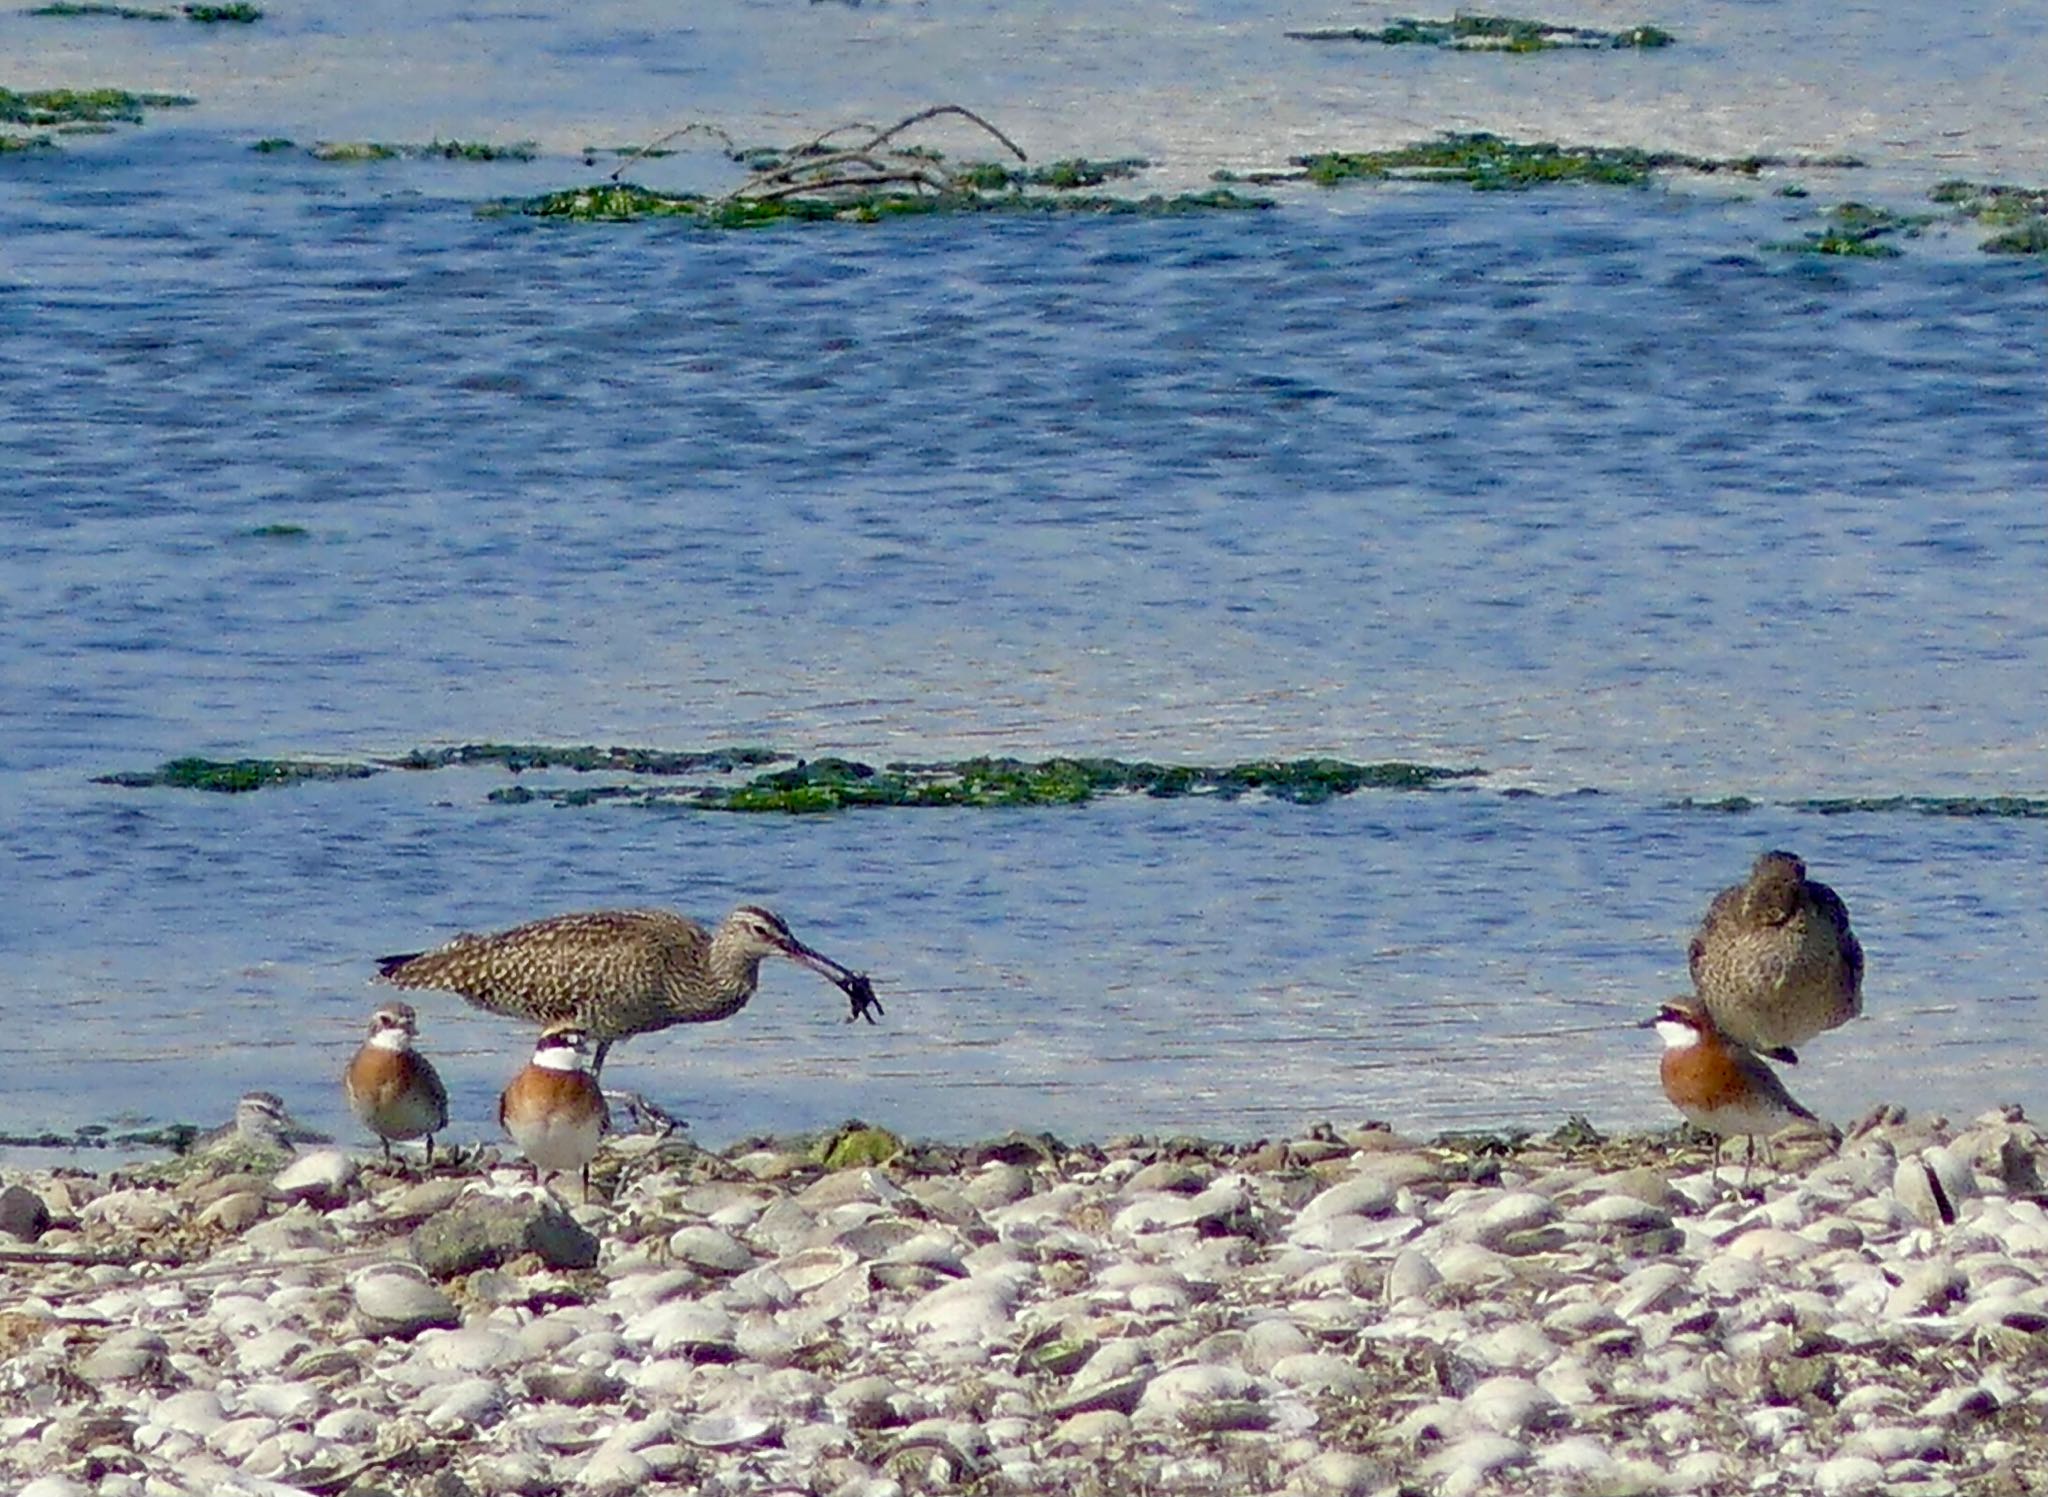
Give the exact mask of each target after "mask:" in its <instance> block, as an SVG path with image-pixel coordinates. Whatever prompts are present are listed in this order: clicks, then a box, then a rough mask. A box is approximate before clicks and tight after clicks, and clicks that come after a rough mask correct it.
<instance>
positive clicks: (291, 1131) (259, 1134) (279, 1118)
mask: <svg viewBox="0 0 2048 1497" xmlns="http://www.w3.org/2000/svg"><path fill="white" fill-rule="evenodd" d="M333 1141H334V1140H332V1139H331V1138H329V1137H328V1136H327V1135H326V1134H324V1133H321V1132H318V1131H316V1130H315V1129H312V1128H308V1127H307V1126H306V1125H305V1124H304V1123H302V1122H300V1121H299V1120H298V1119H297V1118H295V1117H293V1116H292V1115H291V1113H289V1112H288V1111H286V1110H285V1105H284V1098H282V1097H280V1096H279V1095H278V1094H277V1093H276V1092H244V1093H243V1094H242V1097H241V1100H240V1101H238V1102H236V1103H235V1115H234V1117H233V1118H231V1119H230V1120H229V1121H227V1122H225V1123H223V1124H221V1126H220V1127H218V1128H209V1129H207V1130H206V1131H205V1132H204V1133H200V1134H197V1135H195V1136H194V1137H193V1139H192V1141H191V1143H189V1144H187V1145H186V1146H185V1150H184V1152H186V1153H187V1154H204V1153H213V1152H219V1151H221V1150H226V1149H248V1150H253V1151H256V1152H259V1153H271V1154H291V1153H293V1152H294V1151H295V1150H296V1149H297V1148H298V1146H299V1145H300V1144H325V1143H332V1142H333Z"/></svg>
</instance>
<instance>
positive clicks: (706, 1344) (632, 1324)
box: [622, 1300, 734, 1361]
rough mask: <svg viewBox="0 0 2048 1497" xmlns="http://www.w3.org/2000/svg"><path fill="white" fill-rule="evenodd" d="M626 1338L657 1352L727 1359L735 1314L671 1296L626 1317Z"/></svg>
mask: <svg viewBox="0 0 2048 1497" xmlns="http://www.w3.org/2000/svg"><path fill="white" fill-rule="evenodd" d="M622 1334H623V1335H624V1336H625V1338H626V1339H627V1341H629V1342H633V1343H637V1344H644V1345H646V1346H648V1347H650V1348H652V1350H653V1351H654V1353H655V1355H656V1356H670V1355H678V1354H679V1355H682V1356H687V1357H690V1358H693V1359H695V1360H698V1361H706V1360H720V1361H723V1360H727V1359H729V1358H730V1357H731V1355H732V1353H733V1349H734V1346H733V1322H732V1317H731V1316H730V1315H728V1314H727V1313H726V1312H725V1311H723V1310H721V1309H719V1308H718V1307H717V1306H715V1305H708V1304H704V1303H702V1302H700V1301H696V1300H671V1301H670V1302H668V1303H667V1304H662V1305H656V1306H655V1307H654V1308H653V1309H652V1310H649V1311H647V1312H645V1313H643V1314H640V1315H636V1316H634V1317H633V1318H632V1319H631V1320H629V1321H627V1322H626V1324H625V1326H624V1328H623V1331H622Z"/></svg>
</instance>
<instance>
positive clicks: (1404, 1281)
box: [1383, 1248, 1444, 1305]
mask: <svg viewBox="0 0 2048 1497" xmlns="http://www.w3.org/2000/svg"><path fill="white" fill-rule="evenodd" d="M1443 1281H1444V1276H1443V1275H1442V1274H1440V1273H1438V1272H1437V1270H1436V1266H1435V1265H1434V1264H1432V1263H1431V1262H1430V1261H1429V1259H1428V1258H1426V1257H1424V1256H1423V1255H1422V1254H1421V1253H1419V1252H1417V1251H1416V1250H1415V1249H1414V1248H1404V1249H1402V1250H1401V1251H1400V1252H1399V1253H1397V1254H1395V1256H1394V1261H1393V1263H1391V1264H1390V1265H1389V1266H1388V1268H1387V1278H1386V1283H1385V1285H1384V1286H1383V1288H1384V1291H1385V1295H1386V1301H1387V1303H1388V1304H1390V1305H1395V1304H1399V1303H1400V1302H1401V1301H1403V1300H1411V1299H1421V1298H1423V1297H1425V1296H1426V1295H1428V1293H1429V1292H1430V1291H1431V1290H1432V1289H1434V1288H1436V1286H1437V1285H1439V1284H1441V1283H1442V1282H1443Z"/></svg>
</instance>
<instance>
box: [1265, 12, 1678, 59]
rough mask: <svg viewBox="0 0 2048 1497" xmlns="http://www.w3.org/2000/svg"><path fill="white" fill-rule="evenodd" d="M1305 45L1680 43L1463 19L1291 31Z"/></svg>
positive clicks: (1506, 48)
mask: <svg viewBox="0 0 2048 1497" xmlns="http://www.w3.org/2000/svg"><path fill="white" fill-rule="evenodd" d="M1287 35H1288V36H1289V37H1290V38H1292V39H1293V40H1295V41H1303V42H1376V43H1379V44H1380V45H1382V46H1388V47H1402V46H1424V47H1445V48H1449V49H1451V50H1453V51H1460V52H1508V53H1530V52H1556V51H1560V50H1564V49H1568V48H1581V49H1594V50H1599V49H1620V48H1639V49H1648V48H1653V47H1668V46H1670V45H1671V44H1672V43H1673V42H1675V41H1676V40H1677V38H1676V37H1674V36H1673V35H1672V34H1671V33H1670V32H1668V31H1665V30H1662V29H1660V28H1658V27H1656V26H1630V27H1627V28H1625V29H1623V30H1621V31H1600V30H1596V29H1595V28H1593V27H1590V26H1561V25H1554V24H1552V23H1550V22H1548V21H1530V20H1524V19H1523V18H1521V17H1519V16H1489V15H1466V14H1460V15H1456V16H1453V17H1451V18H1450V19H1449V20H1447V21H1426V20H1418V19H1415V18H1413V17H1409V16H1403V17H1401V18H1399V19H1397V20H1395V21H1394V22H1393V23H1392V24H1391V25H1388V26H1383V27H1381V28H1379V29H1378V30H1373V29H1370V28H1367V27H1359V26H1331V27H1320V28H1316V29H1313V30H1307V31H1290V32H1288V33H1287Z"/></svg>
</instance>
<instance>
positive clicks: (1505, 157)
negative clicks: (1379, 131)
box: [1247, 130, 1863, 190]
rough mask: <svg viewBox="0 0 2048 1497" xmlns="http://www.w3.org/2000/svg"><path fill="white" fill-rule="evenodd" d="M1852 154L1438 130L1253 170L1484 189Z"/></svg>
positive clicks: (1787, 163) (1823, 161)
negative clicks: (1702, 152) (1732, 150)
mask: <svg viewBox="0 0 2048 1497" xmlns="http://www.w3.org/2000/svg"><path fill="white" fill-rule="evenodd" d="M1862 164H1863V163H1862V162H1860V161H1858V160H1857V159H1856V158H1855V157H1853V156H1692V155H1687V154H1685V153H1684V152H1680V151H1645V150H1640V149H1638V148H1636V147H1634V146H1579V145H1574V146H1567V145H1559V144H1557V143H1556V142H1555V141H1519V140H1509V139H1507V138H1506V137H1504V136H1500V135H1493V134H1490V133H1488V132H1486V131H1483V130H1481V131H1473V132H1470V133H1467V134H1449V135H1440V136H1438V137H1436V138H1435V139H1434V140H1424V141H1416V142H1414V143H1412V144H1409V145H1405V146H1396V147H1394V148H1393V149H1391V150H1385V151H1320V152H1314V153H1311V154H1309V155H1306V156H1296V157H1294V158H1293V165H1294V167H1295V168H1296V170H1294V171H1291V172H1284V173H1283V172H1261V173H1255V174H1253V175H1252V176H1251V177H1249V178H1248V179H1247V180H1250V181H1253V182H1278V181H1308V182H1313V183H1315V184H1316V185H1317V186H1319V187H1335V186H1337V185H1339V184H1340V183H1345V182H1387V181H1396V182H1456V183H1463V184H1465V185H1467V186H1470V187H1476V188H1480V189H1482V190H1499V189H1515V188H1527V187H1542V186H1548V185H1552V184H1556V183H1580V182H1582V183H1590V184H1593V185H1595V186H1604V187H1640V186H1642V185H1644V184H1645V183H1647V182H1649V181H1650V179H1651V178H1652V177H1653V176H1655V175H1656V174H1657V173H1659V172H1695V173H1700V174H1703V175H1714V174H1717V173H1722V172H1733V173H1735V174H1737V175H1740V176H1749V177H1753V176H1756V175H1757V174H1758V173H1759V172H1762V171H1763V170H1765V169H1766V168H1767V167H1806V168H1818V169H1833V168H1848V167H1858V166H1861V165H1862Z"/></svg>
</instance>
